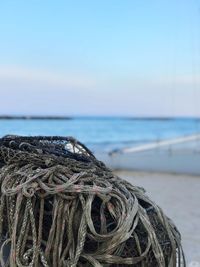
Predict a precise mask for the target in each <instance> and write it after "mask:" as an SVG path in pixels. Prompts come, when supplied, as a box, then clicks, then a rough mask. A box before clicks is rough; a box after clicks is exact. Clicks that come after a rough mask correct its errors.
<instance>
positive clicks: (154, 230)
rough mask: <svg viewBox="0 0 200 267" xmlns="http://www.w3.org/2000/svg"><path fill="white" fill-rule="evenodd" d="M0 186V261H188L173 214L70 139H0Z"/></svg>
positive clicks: (60, 265) (32, 264) (53, 264)
mask: <svg viewBox="0 0 200 267" xmlns="http://www.w3.org/2000/svg"><path fill="white" fill-rule="evenodd" d="M0 186H1V195H0V237H1V247H0V262H1V266H2V267H4V266H10V267H14V266H20V267H26V266H27V267H36V266H45V267H47V266H48V267H64V266H66V267H75V266H79V267H80V266H82V267H84V266H85V267H89V266H95V267H117V266H136V267H151V266H152V267H157V266H158V267H165V266H166V267H167V266H169V267H176V266H178V267H180V266H185V261H184V255H183V251H182V248H181V243H180V234H179V232H178V230H177V229H176V227H175V226H174V224H173V223H172V222H171V220H170V219H168V218H167V217H166V216H165V215H164V213H163V212H162V210H161V209H160V208H159V207H158V206H157V205H156V204H155V203H153V202H152V201H151V200H150V199H149V198H148V197H147V195H146V194H145V192H144V190H143V189H142V188H139V187H136V186H134V185H132V184H130V183H128V182H127V181H124V180H122V179H120V178H119V177H117V176H116V175H114V174H113V173H112V172H111V171H110V170H109V169H108V168H107V167H106V166H105V165H104V164H103V163H102V162H100V161H98V160H97V159H96V158H95V157H94V156H93V154H92V153H91V152H90V150H88V149H87V148H86V147H85V146H84V145H83V144H81V143H80V142H78V141H77V140H75V139H73V138H71V137H67V138H64V137H19V136H6V137H4V138H2V139H0Z"/></svg>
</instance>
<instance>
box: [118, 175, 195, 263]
mask: <svg viewBox="0 0 200 267" xmlns="http://www.w3.org/2000/svg"><path fill="white" fill-rule="evenodd" d="M115 173H116V174H117V175H118V176H120V177H121V178H124V179H126V180H128V181H129V182H131V183H132V184H135V185H138V186H141V187H143V188H145V190H146V192H147V194H148V195H149V197H150V198H151V199H152V200H154V201H155V202H156V204H158V205H159V206H160V207H161V208H162V209H163V210H164V212H165V214H167V215H168V217H170V218H171V219H172V220H173V221H174V223H175V224H176V226H177V228H178V229H179V231H180V232H181V235H182V244H183V249H184V252H185V255H186V261H187V264H188V265H187V266H200V176H190V175H176V174H166V173H147V172H134V171H116V172H115Z"/></svg>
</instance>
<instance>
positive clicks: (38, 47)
mask: <svg viewBox="0 0 200 267" xmlns="http://www.w3.org/2000/svg"><path fill="white" fill-rule="evenodd" d="M0 33H1V36H0V40H1V41H0V92H1V98H0V114H56V115H63V114H65V115H120V116H121V115H124V116H200V108H199V106H200V1H197V0H190V1H188V0H166V1H164V0H163V1H161V0H151V1H148V0H146V1H145V0H140V1H134V0H130V1H128V0H124V1H119V0H110V1H104V0H102V1H87V0H86V1H61V0H60V1H59V0H58V1H47V0H44V1H38V0H29V1H25V0H24V1H20V0H18V1H14V0H13V1H10V0H8V1H1V2H0Z"/></svg>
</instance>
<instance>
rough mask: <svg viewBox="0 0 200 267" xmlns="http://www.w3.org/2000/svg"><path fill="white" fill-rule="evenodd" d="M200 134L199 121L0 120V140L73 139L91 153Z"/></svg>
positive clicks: (114, 119)
mask: <svg viewBox="0 0 200 267" xmlns="http://www.w3.org/2000/svg"><path fill="white" fill-rule="evenodd" d="M193 133H194V134H195V133H200V120H198V119H131V118H99V117H98V118H95V117H93V118H80V117H77V118H72V119H69V120H19V119H18V120H7V119H4V120H0V136H4V135H6V134H16V135H32V136H34V135H60V136H73V137H75V138H76V139H78V140H79V141H81V142H82V143H84V144H86V145H87V146H88V147H89V148H90V149H91V150H92V151H94V152H95V151H101V150H103V151H106V152H107V151H111V150H114V149H119V148H122V147H128V146H130V145H131V146H132V145H137V144H142V143H147V142H151V141H155V140H162V139H166V138H174V137H178V136H183V135H189V134H193Z"/></svg>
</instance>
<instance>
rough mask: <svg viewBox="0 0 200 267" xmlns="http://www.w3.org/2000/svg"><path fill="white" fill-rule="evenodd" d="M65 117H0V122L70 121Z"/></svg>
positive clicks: (69, 118)
mask: <svg viewBox="0 0 200 267" xmlns="http://www.w3.org/2000/svg"><path fill="white" fill-rule="evenodd" d="M71 119H72V118H71V117H65V116H6V115H5V116H0V120H71Z"/></svg>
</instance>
